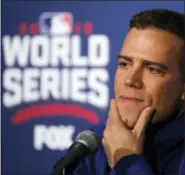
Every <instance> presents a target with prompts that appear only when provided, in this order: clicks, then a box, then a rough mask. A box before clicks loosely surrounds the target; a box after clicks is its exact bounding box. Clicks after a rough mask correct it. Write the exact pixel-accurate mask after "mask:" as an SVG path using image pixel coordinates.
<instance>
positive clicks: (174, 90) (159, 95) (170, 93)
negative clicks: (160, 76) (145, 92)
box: [149, 81, 180, 112]
mask: <svg viewBox="0 0 185 175" xmlns="http://www.w3.org/2000/svg"><path fill="white" fill-rule="evenodd" d="M177 83H178V82H172V81H163V82H160V81H159V82H155V84H153V88H151V89H150V90H149V91H150V92H149V94H151V96H152V101H153V105H154V106H156V108H157V109H158V110H159V111H161V112H162V111H168V110H170V108H171V107H172V106H173V103H174V102H176V100H177V98H178V93H179V90H180V89H179V86H178V85H177Z"/></svg>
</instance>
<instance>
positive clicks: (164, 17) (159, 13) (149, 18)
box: [130, 9, 185, 81]
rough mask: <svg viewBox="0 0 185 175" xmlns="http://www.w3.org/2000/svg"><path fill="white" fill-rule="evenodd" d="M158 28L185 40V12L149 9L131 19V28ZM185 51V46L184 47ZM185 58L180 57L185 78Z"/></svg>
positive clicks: (184, 77)
mask: <svg viewBox="0 0 185 175" xmlns="http://www.w3.org/2000/svg"><path fill="white" fill-rule="evenodd" d="M132 28H136V29H146V28H156V29H161V30H165V31H168V32H170V33H172V34H174V35H176V36H178V37H179V38H181V39H182V40H184V14H182V13H178V12H175V11H172V10H168V9H149V10H145V11H141V12H139V13H137V14H135V15H134V16H133V17H132V19H131V20H130V29H132ZM183 51H184V48H183ZM184 64H185V58H184V54H183V58H180V67H181V73H182V75H183V79H185V70H184V69H185V67H184ZM184 81H185V80H184Z"/></svg>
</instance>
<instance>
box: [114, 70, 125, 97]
mask: <svg viewBox="0 0 185 175" xmlns="http://www.w3.org/2000/svg"><path fill="white" fill-rule="evenodd" d="M123 83H124V77H123V75H122V74H121V72H120V71H119V70H117V71H116V73H115V79H114V92H115V96H116V97H117V96H118V95H119V94H120V92H121V89H122V88H123Z"/></svg>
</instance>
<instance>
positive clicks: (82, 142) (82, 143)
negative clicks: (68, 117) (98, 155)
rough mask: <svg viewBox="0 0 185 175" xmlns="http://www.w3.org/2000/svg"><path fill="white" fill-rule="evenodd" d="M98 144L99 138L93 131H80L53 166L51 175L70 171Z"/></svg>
mask: <svg viewBox="0 0 185 175" xmlns="http://www.w3.org/2000/svg"><path fill="white" fill-rule="evenodd" d="M98 146H99V139H98V137H97V136H96V135H95V133H94V132H93V131H90V130H86V131H82V132H80V133H79V134H78V135H77V137H76V139H75V142H74V143H73V144H72V145H71V146H70V148H69V149H68V151H67V154H66V155H65V156H64V157H62V158H61V159H60V160H59V161H58V162H57V163H56V164H55V166H54V168H53V172H52V175H62V174H65V173H66V172H67V171H68V170H69V169H70V171H72V170H73V169H74V168H75V166H76V164H77V163H78V161H80V160H81V159H83V158H84V157H85V156H86V155H87V154H90V153H95V152H96V151H97V149H98Z"/></svg>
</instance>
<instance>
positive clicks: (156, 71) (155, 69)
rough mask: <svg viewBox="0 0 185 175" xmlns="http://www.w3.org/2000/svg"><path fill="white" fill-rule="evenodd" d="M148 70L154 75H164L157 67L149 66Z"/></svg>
mask: <svg viewBox="0 0 185 175" xmlns="http://www.w3.org/2000/svg"><path fill="white" fill-rule="evenodd" d="M146 69H147V70H148V71H149V72H151V73H153V74H162V73H164V72H163V71H162V70H161V69H160V68H156V67H151V66H149V67H146Z"/></svg>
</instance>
